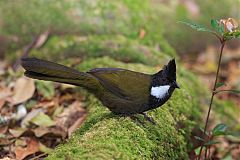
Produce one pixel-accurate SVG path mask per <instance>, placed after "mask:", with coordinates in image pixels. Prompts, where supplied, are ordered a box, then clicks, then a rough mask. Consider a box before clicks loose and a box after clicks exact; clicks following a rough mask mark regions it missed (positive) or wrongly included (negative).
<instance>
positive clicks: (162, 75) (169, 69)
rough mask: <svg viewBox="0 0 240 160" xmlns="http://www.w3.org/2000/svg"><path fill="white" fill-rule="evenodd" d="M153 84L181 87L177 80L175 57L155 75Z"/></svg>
mask: <svg viewBox="0 0 240 160" xmlns="http://www.w3.org/2000/svg"><path fill="white" fill-rule="evenodd" d="M153 76H154V77H153V81H152V86H153V87H155V86H164V85H169V86H170V87H171V88H172V89H175V88H180V87H179V85H178V83H177V82H176V63H175V59H172V60H170V61H169V62H168V64H167V65H165V66H164V68H163V69H162V70H161V71H159V72H158V73H156V74H154V75H153Z"/></svg>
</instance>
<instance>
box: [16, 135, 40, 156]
mask: <svg viewBox="0 0 240 160" xmlns="http://www.w3.org/2000/svg"><path fill="white" fill-rule="evenodd" d="M26 142H27V147H20V146H17V147H16V149H15V154H16V159H17V160H22V159H24V158H26V157H27V156H29V155H31V154H34V153H36V152H38V151H39V142H38V141H37V140H35V139H31V138H27V139H26Z"/></svg>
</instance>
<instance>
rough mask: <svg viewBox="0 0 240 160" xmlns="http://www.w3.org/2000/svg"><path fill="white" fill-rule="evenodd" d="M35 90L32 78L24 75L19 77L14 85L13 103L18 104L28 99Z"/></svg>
mask: <svg viewBox="0 0 240 160" xmlns="http://www.w3.org/2000/svg"><path fill="white" fill-rule="evenodd" d="M34 91H35V85H34V80H33V79H30V78H26V77H21V78H19V79H18V80H17V81H16V83H15V86H14V91H13V98H12V100H13V102H12V103H13V104H14V105H16V104H19V103H22V102H25V101H27V100H28V99H30V98H31V97H32V96H33V94H34Z"/></svg>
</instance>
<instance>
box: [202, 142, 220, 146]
mask: <svg viewBox="0 0 240 160" xmlns="http://www.w3.org/2000/svg"><path fill="white" fill-rule="evenodd" d="M218 143H220V142H219V141H208V142H206V143H205V144H204V146H211V145H213V144H218Z"/></svg>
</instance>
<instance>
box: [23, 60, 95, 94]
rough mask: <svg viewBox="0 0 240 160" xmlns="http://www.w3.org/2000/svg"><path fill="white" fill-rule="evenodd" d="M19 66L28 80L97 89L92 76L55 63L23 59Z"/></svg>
mask: <svg viewBox="0 0 240 160" xmlns="http://www.w3.org/2000/svg"><path fill="white" fill-rule="evenodd" d="M21 64H22V66H23V68H24V69H25V70H26V71H25V75H26V76H27V77H30V78H34V79H39V80H46V81H54V82H60V83H67V84H73V85H77V86H82V87H85V88H87V89H90V90H95V89H97V88H98V87H99V86H98V85H99V82H98V80H97V79H96V78H95V77H93V76H92V75H90V74H88V73H84V72H79V71H77V70H75V69H72V68H69V67H66V66H63V65H60V64H57V63H53V62H50V61H45V60H40V59H37V58H23V59H22V60H21Z"/></svg>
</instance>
